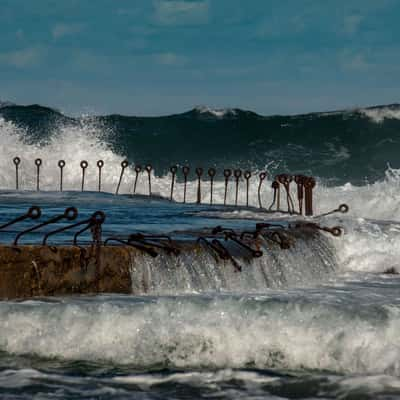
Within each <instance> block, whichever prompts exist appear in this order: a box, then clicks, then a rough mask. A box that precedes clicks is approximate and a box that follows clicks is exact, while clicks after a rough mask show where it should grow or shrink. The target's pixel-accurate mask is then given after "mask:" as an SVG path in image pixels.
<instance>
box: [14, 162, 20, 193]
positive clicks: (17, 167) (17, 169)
mask: <svg viewBox="0 0 400 400" xmlns="http://www.w3.org/2000/svg"><path fill="white" fill-rule="evenodd" d="M13 163H14V165H15V190H18V189H19V164H20V163H21V159H20V158H19V157H14V158H13Z"/></svg>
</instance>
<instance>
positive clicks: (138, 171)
mask: <svg viewBox="0 0 400 400" xmlns="http://www.w3.org/2000/svg"><path fill="white" fill-rule="evenodd" d="M141 172H142V167H141V166H140V165H135V183H134V184H133V194H135V193H136V187H137V183H138V179H139V174H140V173H141Z"/></svg>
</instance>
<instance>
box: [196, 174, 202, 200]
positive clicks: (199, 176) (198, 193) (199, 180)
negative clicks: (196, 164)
mask: <svg viewBox="0 0 400 400" xmlns="http://www.w3.org/2000/svg"><path fill="white" fill-rule="evenodd" d="M196 175H197V201H196V203H197V204H201V176H202V175H203V168H196Z"/></svg>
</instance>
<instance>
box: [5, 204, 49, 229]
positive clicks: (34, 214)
mask: <svg viewBox="0 0 400 400" xmlns="http://www.w3.org/2000/svg"><path fill="white" fill-rule="evenodd" d="M41 215H42V211H41V209H40V207H37V206H32V207H30V208H29V210H28V211H27V212H26V213H25V214H23V215H21V216H19V217H17V218H14V219H13V220H12V221H9V222H7V223H5V224H3V225H0V230H2V229H5V228H8V227H9V226H11V225H14V224H16V223H17V222H21V221H24V220H26V219H33V220H35V219H39V218H40V217H41Z"/></svg>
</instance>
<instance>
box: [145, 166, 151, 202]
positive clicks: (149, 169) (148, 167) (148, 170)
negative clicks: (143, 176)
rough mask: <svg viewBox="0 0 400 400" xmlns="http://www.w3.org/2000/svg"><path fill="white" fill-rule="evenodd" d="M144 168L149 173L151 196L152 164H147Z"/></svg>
mask: <svg viewBox="0 0 400 400" xmlns="http://www.w3.org/2000/svg"><path fill="white" fill-rule="evenodd" d="M144 169H145V170H146V171H147V175H148V178H149V196H151V171H152V169H153V167H152V165H151V164H147V165H146V166H145V167H144Z"/></svg>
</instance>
